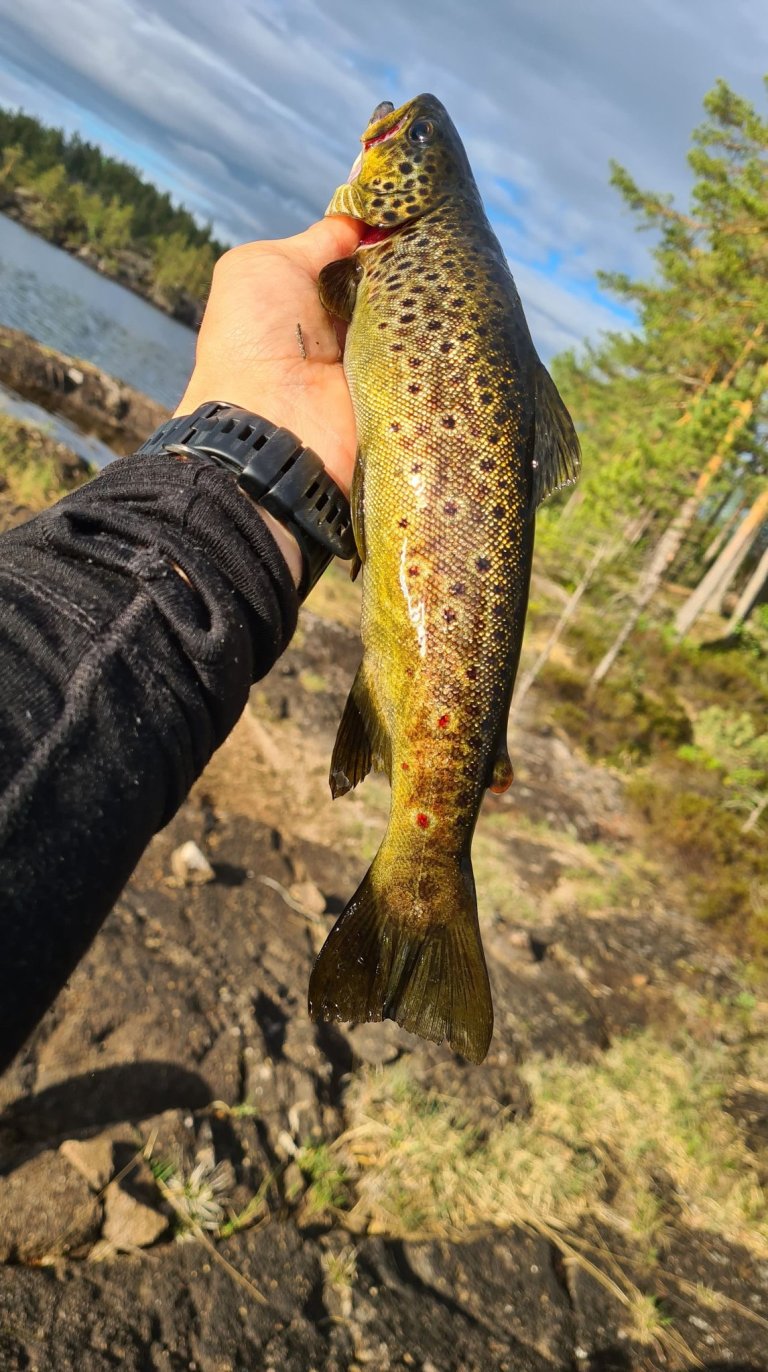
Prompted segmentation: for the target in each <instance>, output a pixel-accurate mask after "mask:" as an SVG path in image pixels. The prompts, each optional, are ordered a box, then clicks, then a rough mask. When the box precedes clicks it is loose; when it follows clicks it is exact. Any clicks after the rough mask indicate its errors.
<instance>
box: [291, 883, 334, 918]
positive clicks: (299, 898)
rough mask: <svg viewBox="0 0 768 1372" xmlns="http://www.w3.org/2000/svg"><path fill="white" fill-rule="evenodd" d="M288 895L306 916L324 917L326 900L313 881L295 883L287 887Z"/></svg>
mask: <svg viewBox="0 0 768 1372" xmlns="http://www.w3.org/2000/svg"><path fill="white" fill-rule="evenodd" d="M288 895H289V896H290V897H291V899H292V900H295V901H296V903H297V904H298V905H303V907H304V909H305V910H306V912H307V914H308V915H324V914H325V907H326V903H327V902H326V899H325V896H324V895H323V893H322V891H321V890H320V888H319V886H316V885H315V883H314V881H295V882H294V883H293V885H292V886H289V887H288Z"/></svg>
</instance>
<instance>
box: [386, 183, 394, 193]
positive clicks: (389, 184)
mask: <svg viewBox="0 0 768 1372" xmlns="http://www.w3.org/2000/svg"><path fill="white" fill-rule="evenodd" d="M394 189H395V183H394V181H385V182H384V190H385V191H393V190H394Z"/></svg>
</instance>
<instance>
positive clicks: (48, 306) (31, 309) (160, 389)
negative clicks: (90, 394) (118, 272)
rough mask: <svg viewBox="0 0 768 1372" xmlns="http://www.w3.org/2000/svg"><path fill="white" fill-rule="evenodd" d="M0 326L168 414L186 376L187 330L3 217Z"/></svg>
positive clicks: (190, 345)
mask: <svg viewBox="0 0 768 1372" xmlns="http://www.w3.org/2000/svg"><path fill="white" fill-rule="evenodd" d="M0 324H6V325H8V326H9V327H10V328H13V329H23V330H24V332H25V333H28V334H31V335H32V337H33V338H37V339H38V340H39V341H40V342H41V343H46V344H48V346H49V347H51V348H59V349H60V350H61V351H62V352H65V353H72V354H73V355H74V356H75V357H81V358H83V359H84V360H85V361H86V362H93V363H95V365H96V366H97V367H103V368H104V370H105V371H107V372H109V373H110V375H111V376H115V377H118V378H119V379H120V380H121V381H127V382H128V384H129V385H131V386H135V387H136V389H137V390H139V391H143V392H144V394H145V395H149V396H152V398H153V399H154V400H159V401H160V403H161V404H163V405H166V406H168V407H169V408H175V406H176V404H177V403H178V400H179V397H180V396H181V394H182V392H183V390H184V387H185V385H186V381H187V378H188V376H189V373H190V371H191V369H192V361H193V357H194V350H195V335H194V333H193V332H192V330H191V329H187V328H185V327H184V325H183V324H178V323H177V322H176V320H175V319H170V318H169V317H168V315H165V314H163V313H162V312H161V311H160V310H156V309H155V307H154V305H149V304H148V303H147V301H146V300H142V299H141V298H140V297H139V296H137V295H134V294H133V293H132V292H131V291H126V290H124V288H123V287H122V286H118V285H116V284H115V282H114V281H109V280H107V278H106V277H104V276H100V275H99V273H98V272H94V271H91V269H90V267H86V266H85V265H84V263H82V262H79V261H78V260H77V258H75V257H72V256H71V255H70V254H69V253H66V252H62V250H61V249H60V248H54V247H53V246H52V245H51V244H50V243H46V241H45V239H43V238H39V237H38V236H37V234H33V233H29V231H28V230H27V229H23V228H22V227H21V225H20V224H17V223H15V221H14V220H12V219H7V218H6V216H5V215H0Z"/></svg>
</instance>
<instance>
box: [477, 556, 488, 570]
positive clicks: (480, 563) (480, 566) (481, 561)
mask: <svg viewBox="0 0 768 1372" xmlns="http://www.w3.org/2000/svg"><path fill="white" fill-rule="evenodd" d="M490 565H491V560H490V558H488V557H478V559H477V561H476V562H475V566H476V567H477V570H478V572H487V571H488V570H489V569H490Z"/></svg>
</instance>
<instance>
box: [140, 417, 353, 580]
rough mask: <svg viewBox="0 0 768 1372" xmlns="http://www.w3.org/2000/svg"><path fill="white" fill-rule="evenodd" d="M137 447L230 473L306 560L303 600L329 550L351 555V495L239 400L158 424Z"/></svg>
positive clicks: (306, 451)
mask: <svg viewBox="0 0 768 1372" xmlns="http://www.w3.org/2000/svg"><path fill="white" fill-rule="evenodd" d="M138 452H139V453H140V454H142V455H144V456H147V455H149V454H152V453H159V452H171V453H176V454H178V455H179V456H186V457H189V456H200V457H205V458H207V459H208V460H209V461H210V462H213V463H214V464H215V465H217V466H219V467H224V468H225V469H226V470H227V471H230V472H232V474H233V475H234V476H235V477H236V478H237V484H238V486H240V487H241V489H242V490H243V491H244V492H245V494H246V495H248V496H249V497H250V499H251V500H253V501H255V502H256V503H258V504H259V505H261V506H262V508H263V509H265V510H267V511H268V512H269V514H271V515H273V516H274V518H275V519H277V520H279V522H280V523H281V524H283V525H284V526H285V527H286V528H287V529H289V530H290V532H291V533H292V534H293V535H294V537H295V538H296V541H297V543H298V544H299V548H300V550H301V554H302V559H303V564H304V575H303V577H302V582H301V585H300V586H299V595H300V596H301V597H302V599H303V598H304V596H306V595H307V594H308V592H309V591H310V590H311V589H312V586H314V584H315V582H316V581H317V580H318V578H319V576H320V574H321V573H322V572H323V571H324V570H325V568H326V567H327V566H328V563H329V562H330V561H331V559H332V558H333V557H341V558H351V557H353V556H354V553H355V540H354V535H353V532H352V522H351V517H350V511H349V501H348V500H347V498H346V496H345V495H344V493H343V492H342V491H341V490H340V489H339V487H338V486H337V485H336V482H335V481H334V480H333V479H332V478H331V477H330V476H329V475H328V473H327V472H326V470H325V468H324V466H323V464H322V462H321V461H320V458H319V457H318V456H317V454H316V453H315V452H313V450H312V449H311V448H307V447H305V446H304V444H303V443H302V442H301V441H300V439H298V438H297V437H296V435H295V434H293V433H291V431H290V430H289V429H283V428H280V427H279V426H278V425H276V424H272V423H270V421H269V420H267V419H263V418H261V417H260V416H259V415H255V414H251V413H250V412H249V411H248V410H244V409H242V408H240V406H238V405H228V404H225V403H223V402H221V401H210V402H208V403H206V404H205V405H200V406H199V407H198V409H197V410H195V411H194V413H193V414H190V415H181V416H179V417H177V418H175V419H169V420H168V421H167V422H166V423H165V424H161V425H160V427H159V429H156V430H155V432H154V433H153V434H152V435H151V436H150V437H149V438H148V439H147V440H146V442H145V443H143V444H142V446H141V448H139V450H138Z"/></svg>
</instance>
